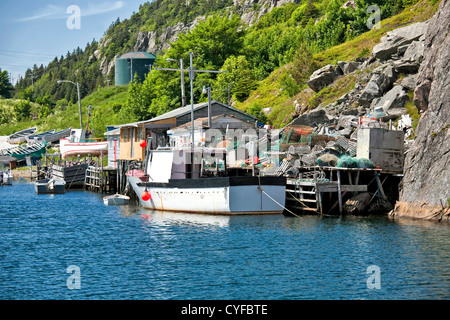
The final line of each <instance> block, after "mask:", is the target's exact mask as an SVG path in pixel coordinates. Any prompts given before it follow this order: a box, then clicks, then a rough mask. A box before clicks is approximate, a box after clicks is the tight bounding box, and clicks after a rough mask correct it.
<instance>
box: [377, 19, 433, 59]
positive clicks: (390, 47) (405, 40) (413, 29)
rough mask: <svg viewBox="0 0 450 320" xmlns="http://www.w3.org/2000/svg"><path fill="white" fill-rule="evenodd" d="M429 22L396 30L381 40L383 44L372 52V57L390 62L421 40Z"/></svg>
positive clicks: (378, 45)
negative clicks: (402, 50)
mask: <svg viewBox="0 0 450 320" xmlns="http://www.w3.org/2000/svg"><path fill="white" fill-rule="evenodd" d="M428 23H429V22H428V21H425V22H418V23H414V24H412V25H409V26H406V27H403V28H399V29H395V30H392V31H390V32H388V33H387V35H385V36H384V37H382V38H381V43H379V44H377V45H376V46H375V47H374V48H373V50H372V56H373V57H374V58H377V59H380V60H388V59H390V58H391V56H392V55H393V54H396V53H397V51H398V49H399V48H400V47H403V46H405V45H407V44H410V43H411V42H413V41H415V40H419V39H420V38H421V37H422V36H423V35H424V34H425V33H426V31H427V28H428Z"/></svg>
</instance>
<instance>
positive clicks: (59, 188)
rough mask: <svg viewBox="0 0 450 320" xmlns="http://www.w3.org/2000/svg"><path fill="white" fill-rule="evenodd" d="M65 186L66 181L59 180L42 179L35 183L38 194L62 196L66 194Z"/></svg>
mask: <svg viewBox="0 0 450 320" xmlns="http://www.w3.org/2000/svg"><path fill="white" fill-rule="evenodd" d="M51 180H52V181H51ZM65 186H66V182H65V181H63V180H57V179H42V180H37V181H36V182H35V183H34V189H35V191H36V193H37V194H62V193H65V192H66V190H65Z"/></svg>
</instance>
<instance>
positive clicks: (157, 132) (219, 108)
mask: <svg viewBox="0 0 450 320" xmlns="http://www.w3.org/2000/svg"><path fill="white" fill-rule="evenodd" d="M219 115H220V116H222V115H227V116H232V117H234V119H239V120H240V121H241V122H245V123H248V124H249V125H252V126H254V125H255V122H256V121H257V118H256V117H254V116H252V115H250V114H248V113H245V112H243V111H241V110H238V109H236V108H233V107H231V106H229V105H226V104H224V103H222V102H219V101H211V114H210V116H211V117H214V116H219ZM207 117H208V103H207V102H204V103H198V104H195V105H194V120H195V119H200V118H207ZM190 122H191V106H190V105H188V106H185V107H181V108H178V109H175V110H172V111H169V112H167V113H164V114H162V115H159V116H157V117H154V118H152V119H149V120H143V121H139V122H134V123H128V124H124V125H120V126H116V128H119V129H120V157H119V159H120V160H144V158H145V148H142V147H141V146H140V142H141V141H143V140H144V139H146V138H151V143H150V148H151V149H156V148H157V147H165V146H169V143H170V141H169V136H168V134H167V131H168V130H170V129H172V128H176V127H180V126H182V125H184V124H187V123H190Z"/></svg>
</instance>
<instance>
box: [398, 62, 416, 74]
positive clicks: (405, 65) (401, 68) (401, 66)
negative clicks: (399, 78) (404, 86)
mask: <svg viewBox="0 0 450 320" xmlns="http://www.w3.org/2000/svg"><path fill="white" fill-rule="evenodd" d="M392 66H393V67H394V69H395V71H396V72H397V73H403V74H412V73H417V71H419V67H420V63H419V62H418V61H416V60H414V59H401V60H398V61H395V62H393V64H392Z"/></svg>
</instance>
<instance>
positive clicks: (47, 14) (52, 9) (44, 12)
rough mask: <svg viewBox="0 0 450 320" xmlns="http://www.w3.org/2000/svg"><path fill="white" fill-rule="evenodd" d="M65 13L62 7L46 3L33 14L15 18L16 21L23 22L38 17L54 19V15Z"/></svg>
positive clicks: (59, 15)
mask: <svg viewBox="0 0 450 320" xmlns="http://www.w3.org/2000/svg"><path fill="white" fill-rule="evenodd" d="M65 13H66V12H65V10H64V9H63V8H61V7H57V6H54V5H52V4H48V5H47V6H46V7H45V8H44V9H40V10H38V11H37V12H36V13H35V14H34V15H32V16H29V17H25V18H20V19H17V21H20V22H24V21H31V20H40V19H54V18H56V17H57V18H61V17H62V15H64V14H65Z"/></svg>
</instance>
